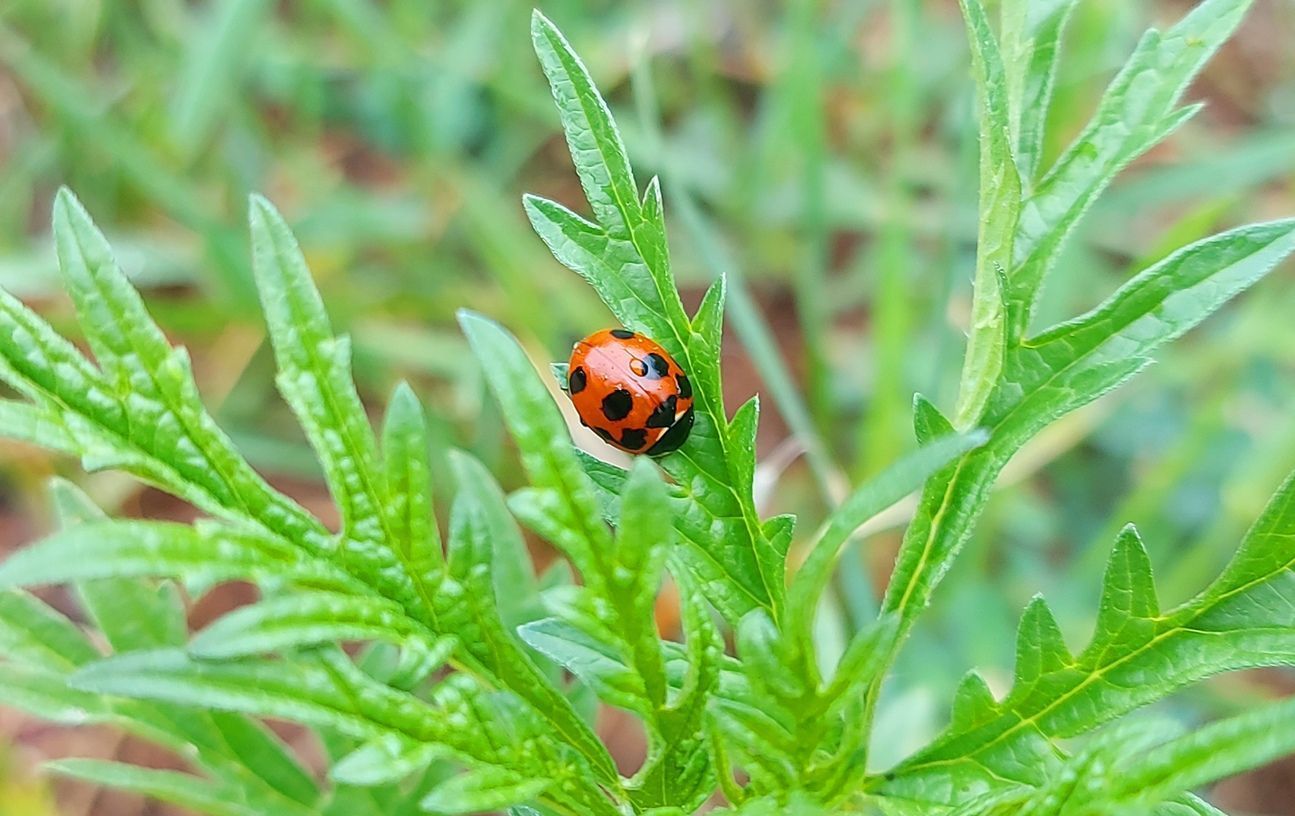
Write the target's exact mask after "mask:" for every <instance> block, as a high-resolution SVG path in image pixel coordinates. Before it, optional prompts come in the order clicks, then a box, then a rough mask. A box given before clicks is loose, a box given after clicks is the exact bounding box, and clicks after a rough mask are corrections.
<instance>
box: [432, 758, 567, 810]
mask: <svg viewBox="0 0 1295 816" xmlns="http://www.w3.org/2000/svg"><path fill="white" fill-rule="evenodd" d="M551 784H552V781H551V780H547V779H526V778H525V777H522V776H519V775H518V774H515V773H512V772H510V771H505V770H502V769H498V768H483V769H480V770H472V771H468V772H467V773H462V774H458V775H456V776H453V777H451V778H450V779H448V780H446V781H445V782H442V783H441V784H440V785H437V786H436V788H434V789H433V790H432V792H431V793H429V794H427V796H426V797H425V798H424V799H423V801H422V808H423V809H424V810H427V811H431V812H433V813H443V814H446V816H457V814H466V813H480V812H482V811H489V810H498V809H500V808H504V807H508V806H509V805H516V804H519V803H521V802H529V801H531V800H533V799H535V798H536V797H538V796H539V795H540V794H541V793H543V792H544V791H545V789H546V788H548V787H549V786H550V785H551Z"/></svg>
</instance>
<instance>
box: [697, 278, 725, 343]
mask: <svg viewBox="0 0 1295 816" xmlns="http://www.w3.org/2000/svg"><path fill="white" fill-rule="evenodd" d="M727 288H728V279H727V278H726V277H725V276H724V275H723V274H721V275H719V276H718V277H717V278H715V281H714V282H713V283H711V285H710V286H708V287H707V288H706V294H705V295H704V296H702V299H701V304H700V305H698V306H697V313H696V314H695V315H693V318H692V330H693V332H695V333H696V334H697V336H698V337H700V338H701V346H700V347H699V349H700V351H701V353H702V355H703V356H705V357H707V358H710V359H715V360H718V359H719V354H720V341H721V340H722V338H723V335H724V303H725V301H726V300H727Z"/></svg>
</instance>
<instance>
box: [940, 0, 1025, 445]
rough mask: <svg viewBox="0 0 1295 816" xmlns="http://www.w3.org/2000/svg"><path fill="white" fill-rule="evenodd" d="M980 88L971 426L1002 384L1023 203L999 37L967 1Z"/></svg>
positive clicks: (968, 370)
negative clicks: (1009, 284)
mask: <svg viewBox="0 0 1295 816" xmlns="http://www.w3.org/2000/svg"><path fill="white" fill-rule="evenodd" d="M961 3H962V13H963V15H964V16H965V17H966V20H967V34H968V37H969V38H970V40H971V53H972V58H973V59H972V62H973V63H974V65H975V68H976V84H977V85H978V86H979V88H980V97H981V109H982V113H981V121H980V234H979V238H978V242H977V250H976V277H975V282H974V284H973V289H974V298H973V300H972V305H971V331H970V333H969V335H968V337H967V358H966V362H965V363H964V364H963V369H962V384H961V386H960V388H959V390H958V407H957V410H956V412H955V420H954V424H955V425H957V426H958V427H959V428H962V429H967V428H971V427H972V426H974V425H975V424H976V422H977V421H978V420H979V419H980V416H981V414H982V413H983V412H984V409H985V405H986V403H988V401H989V396H990V394H991V393H992V392H993V390H994V388H995V386H997V384H998V377H999V374H1000V373H1001V371H1002V369H1003V354H1004V350H1005V349H1006V345H1007V337H1006V334H1005V331H1006V329H1005V326H1006V319H1007V317H1006V314H1005V313H1004V308H1003V304H1004V291H1003V290H1004V287H1005V286H1006V279H1007V277H1008V276H1009V275H1010V271H1011V269H1012V260H1013V258H1012V241H1013V237H1014V235H1015V232H1016V222H1017V217H1018V216H1019V214H1020V208H1021V180H1020V176H1019V175H1018V174H1017V171H1016V161H1015V160H1014V159H1013V158H1012V147H1011V145H1012V135H1011V126H1010V124H1009V119H1010V113H1009V110H1008V107H1009V106H1008V88H1007V79H1006V77H1005V76H1004V71H1003V58H1002V55H1001V54H1000V53H999V50H998V41H997V40H996V39H995V38H994V33H993V31H992V30H991V29H990V27H989V19H988V17H987V16H986V14H985V9H984V7H983V6H982V5H981V3H980V0H961Z"/></svg>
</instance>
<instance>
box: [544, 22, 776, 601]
mask: <svg viewBox="0 0 1295 816" xmlns="http://www.w3.org/2000/svg"><path fill="white" fill-rule="evenodd" d="M532 36H533V39H534V42H535V47H536V53H537V54H538V55H539V58H540V62H541V64H542V66H543V68H544V71H545V74H546V76H547V77H548V79H549V83H550V87H551V88H552V90H553V94H554V99H555V100H556V102H557V104H558V110H559V113H560V115H561V118H562V122H563V127H564V129H565V130H566V133H567V139H568V144H569V146H570V148H571V154H572V159H573V161H574V163H575V165H576V169H577V171H578V172H579V174H580V177H581V182H582V184H583V185H584V188H585V193H586V196H587V198H588V199H589V202H590V206H591V207H592V209H593V211H594V215H595V218H596V220H597V222H598V223H591V222H589V221H587V220H585V219H583V218H581V217H580V216H578V215H576V214H575V213H572V212H571V211H570V210H567V209H566V208H564V207H562V206H560V205H558V204H555V203H554V202H551V201H545V200H544V199H540V198H536V197H534V196H527V197H526V199H525V207H526V211H527V214H528V216H529V217H530V219H531V223H532V225H533V226H534V228H535V231H536V233H537V234H539V236H540V237H541V238H542V239H543V240H544V242H545V243H546V244H548V246H549V248H550V249H551V250H552V251H553V254H554V255H555V257H557V258H558V260H559V261H561V262H562V263H563V264H565V265H566V266H569V267H570V268H571V269H573V270H574V271H576V272H577V273H578V274H580V275H581V276H582V277H584V278H585V279H586V280H587V281H589V283H590V284H591V285H592V286H593V287H594V289H595V290H596V291H597V292H598V294H599V296H600V297H601V298H602V299H603V301H604V302H605V303H606V304H607V306H608V308H610V309H611V310H612V312H613V313H614V314H615V315H616V317H617V318H618V319H619V320H620V321H621V323H622V324H623V325H625V326H626V327H628V328H630V329H633V330H636V331H640V332H643V333H645V334H647V335H648V336H650V337H652V338H653V339H655V340H656V341H657V342H659V343H661V344H662V345H663V346H664V347H665V349H666V350H667V351H669V352H670V354H671V355H673V356H674V357H675V359H676V360H678V361H679V362H680V363H681V364H682V366H683V368H684V371H686V372H687V374H688V375H689V377H690V379H692V380H693V381H694V382H693V386H694V388H693V391H694V398H695V409H696V422H695V424H694V426H693V430H692V433H691V434H690V436H689V439H688V441H687V442H686V443H685V445H684V446H683V448H681V449H680V450H679V451H677V452H675V453H672V454H670V455H668V456H665V457H663V458H662V462H661V464H662V467H663V468H664V469H665V470H666V471H667V472H668V473H669V474H670V475H671V477H672V478H673V479H674V480H675V481H676V482H677V483H679V484H681V485H684V486H685V496H686V498H687V503H686V505H685V512H682V513H680V514H678V516H677V519H678V522H679V523H678V524H677V525H676V528H677V529H678V531H679V533H680V538H681V541H682V542H683V543H684V544H685V545H686V549H685V550H684V551H683V552H681V553H680V554H679V555H678V557H677V558H675V559H674V568H675V569H686V570H689V571H690V572H692V573H693V574H694V575H695V577H697V578H698V580H700V581H702V582H703V583H705V584H706V585H707V586H708V587H710V593H711V596H712V597H713V598H714V599H715V604H716V606H717V608H719V609H720V611H721V613H722V614H724V615H725V616H726V617H727V618H728V619H729V620H730V621H736V620H737V619H738V618H740V617H741V616H742V615H743V614H745V613H746V612H747V611H750V610H751V609H753V608H756V607H762V608H766V609H770V610H771V611H773V612H774V613H775V614H777V611H778V610H777V604H776V602H775V601H774V600H773V598H772V596H771V593H775V592H781V587H780V586H778V587H773V586H769V585H767V584H765V582H764V581H763V573H762V571H761V566H760V561H759V558H760V556H758V555H757V553H758V552H759V551H760V550H761V549H763V548H765V547H766V546H767V544H766V542H764V541H762V538H763V535H762V532H761V529H760V524H759V518H758V516H757V514H756V511H755V506H754V502H753V499H752V497H751V495H750V493H749V491H743V490H741V489H740V488H737V487H736V486H734V485H732V484H731V479H732V476H731V473H732V470H731V468H730V464H729V460H730V459H731V458H733V457H734V456H736V455H740V451H735V450H733V449H732V448H731V446H730V445H729V443H728V438H727V433H726V430H727V426H728V422H727V419H726V416H725V413H724V405H723V396H722V394H721V392H720V387H719V375H718V356H717V354H716V353H715V352H716V351H717V348H718V346H716V345H713V344H711V343H710V342H708V341H707V340H706V339H705V338H701V336H700V335H696V336H697V337H698V338H700V340H701V342H700V344H699V345H697V346H695V347H694V343H693V338H694V331H693V327H692V324H691V321H690V320H689V319H688V316H687V314H686V313H685V312H684V309H683V304H682V302H681V301H680V299H679V295H678V292H677V291H676V289H675V284H674V278H673V276H672V275H671V273H670V268H669V258H668V255H667V252H666V244H665V229H664V219H663V215H662V211H661V201H660V187H659V184H656V183H654V184H651V185H649V188H648V190H647V191H646V194H645V196H644V199H643V203H642V204H640V202H639V200H638V198H637V186H636V184H635V182H634V178H633V174H632V171H631V169H630V163H629V160H628V158H627V156H626V153H625V149H624V145H623V144H622V143H621V140H620V137H619V134H618V132H617V130H616V125H615V122H614V121H613V120H612V118H611V114H610V112H609V111H608V109H607V106H606V103H605V102H604V101H603V100H602V98H601V96H599V94H598V91H597V89H596V88H595V87H594V84H593V81H592V79H590V77H589V75H588V72H587V71H586V70H585V68H584V66H583V65H582V64H581V62H580V59H579V58H578V57H577V56H576V55H575V53H574V51H572V49H571V47H570V45H569V44H568V43H567V42H566V40H564V39H563V38H562V35H561V34H559V33H558V32H557V29H556V28H554V27H553V25H552V23H550V22H549V21H548V20H546V19H545V18H544V17H543V16H542V15H540V14H539V13H538V12H537V13H536V14H535V16H534V17H533V19H532ZM693 485H696V486H697V487H701V486H702V485H706V489H705V493H704V494H703V493H700V492H696V491H692V492H689V491H688V489H687V488H690V487H692V486H693ZM703 495H704V496H705V501H704V502H703V501H702V496H703Z"/></svg>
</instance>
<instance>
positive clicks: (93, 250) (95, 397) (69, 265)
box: [0, 189, 324, 544]
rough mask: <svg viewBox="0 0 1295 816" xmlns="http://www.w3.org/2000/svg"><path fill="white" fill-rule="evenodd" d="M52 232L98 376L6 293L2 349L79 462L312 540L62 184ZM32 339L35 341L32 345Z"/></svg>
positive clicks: (311, 531)
mask: <svg viewBox="0 0 1295 816" xmlns="http://www.w3.org/2000/svg"><path fill="white" fill-rule="evenodd" d="M54 237H55V245H56V247H57V250H58V257H59V267H60V270H61V271H62V273H63V279H64V282H65V283H66V285H67V289H68V292H69V294H70V295H71V296H72V300H73V303H74V304H75V305H76V309H77V317H78V320H79V321H80V323H81V326H82V328H83V329H84V330H85V333H86V338H87V340H89V342H90V346H91V348H92V349H93V351H94V353H95V358H96V359H97V360H98V361H99V364H100V365H101V366H102V368H103V375H102V377H101V376H100V375H99V373H98V372H96V371H95V370H94V369H93V367H92V366H90V365H89V363H88V362H86V361H85V359H84V358H83V357H82V356H81V355H80V354H79V353H77V352H76V351H75V349H73V348H71V347H70V346H69V345H68V344H67V343H66V341H64V340H62V338H59V337H58V336H57V335H55V334H54V333H53V332H52V330H50V329H49V328H48V327H47V326H44V325H43V324H42V323H40V321H39V318H36V317H35V316H34V315H32V314H30V313H29V312H27V311H26V310H25V309H24V308H23V307H22V306H21V304H18V303H17V302H16V301H12V300H11V299H9V298H8V297H7V296H5V297H0V312H3V316H2V317H0V323H8V324H9V326H7V327H6V331H16V332H17V334H15V335H13V339H14V341H15V345H14V346H11V347H6V348H3V349H0V354H3V356H4V357H5V358H6V359H7V361H8V363H9V365H10V366H12V375H13V376H12V377H11V381H12V382H13V383H14V385H15V387H17V388H19V390H22V391H23V392H24V393H27V394H28V395H29V396H32V397H33V398H35V399H37V400H38V401H44V400H50V399H52V400H54V401H55V402H56V403H60V404H62V405H64V406H67V408H68V409H71V410H70V411H69V410H67V409H64V410H62V411H61V413H62V417H61V420H62V422H63V424H64V425H65V427H67V428H68V429H69V430H70V431H71V434H72V436H73V438H75V439H76V440H77V442H78V445H79V447H80V449H81V451H82V454H83V457H84V459H85V460H86V466H87V468H89V467H105V466H113V467H124V468H125V469H127V470H130V471H131V472H133V473H135V474H136V475H139V476H141V477H143V478H145V479H147V480H148V481H151V482H155V483H158V484H160V485H162V486H164V487H165V488H166V489H168V490H170V491H172V492H173V493H175V494H176V495H178V496H180V497H181V498H184V499H186V500H189V501H191V502H193V503H194V504H196V505H197V506H199V507H201V508H203V509H205V510H208V511H209V512H212V513H214V514H216V515H218V516H223V517H225V518H230V519H237V520H238V521H241V522H251V523H253V524H255V525H258V526H261V527H263V528H265V529H266V530H268V531H273V532H274V534H276V535H290V536H292V537H293V538H294V539H296V540H299V541H301V542H302V543H311V542H313V543H315V544H318V543H319V541H320V540H321V539H322V537H323V535H324V530H323V527H322V525H320V524H319V522H318V521H316V520H314V519H312V518H310V516H309V515H308V514H306V512H305V511H304V510H302V509H301V507H299V506H298V505H297V504H296V503H294V502H292V501H291V500H289V499H287V498H286V497H284V496H283V495H282V494H280V493H278V492H276V491H274V490H273V489H271V488H270V487H269V486H268V485H267V484H266V483H265V481H264V480H263V479H262V478H261V477H260V476H259V475H257V474H256V472H255V471H253V470H252V468H251V467H250V466H249V465H248V464H247V463H246V461H245V460H244V459H243V458H242V457H241V456H240V455H239V454H238V452H237V451H236V450H235V449H234V446H233V444H232V443H231V442H230V440H229V438H228V437H227V436H226V435H225V434H224V433H222V432H221V431H220V430H219V429H218V428H217V427H216V425H215V422H214V421H213V420H212V419H211V417H210V415H209V414H208V413H207V412H206V410H205V409H204V408H203V406H202V401H201V399H200V397H199V395H198V392H197V387H196V386H195V384H194V380H193V373H192V371H191V369H190V365H189V360H188V357H187V355H186V354H185V353H184V351H183V349H175V348H172V347H171V345H170V343H168V342H167V340H166V337H165V335H163V334H162V332H161V330H160V329H158V327H157V325H156V324H155V323H154V322H153V320H152V318H151V317H150V316H149V315H148V312H147V311H146V310H145V308H144V304H143V301H142V300H141V299H140V297H139V294H138V292H136V291H135V289H134V288H133V287H132V286H131V285H130V283H129V282H128V281H127V280H126V278H125V276H124V275H123V274H122V273H121V270H120V269H119V268H118V266H117V263H116V261H115V260H114V259H113V255H112V250H111V248H110V247H109V246H108V242H107V240H106V239H105V238H104V237H103V234H102V233H100V232H99V230H98V229H97V228H96V227H95V226H94V224H93V222H92V221H91V220H90V217H89V215H88V214H87V213H86V212H85V210H84V208H83V207H82V206H81V204H80V202H78V201H77V200H76V198H75V197H74V196H73V195H72V194H71V192H69V191H67V190H66V189H64V190H61V191H60V192H59V195H58V197H57V199H56V201H55V205H54ZM35 349H39V350H40V351H39V352H38V353H35V354H33V350H35ZM17 355H21V358H19V357H18V356H17ZM3 368H4V366H0V369H3Z"/></svg>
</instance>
